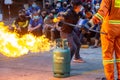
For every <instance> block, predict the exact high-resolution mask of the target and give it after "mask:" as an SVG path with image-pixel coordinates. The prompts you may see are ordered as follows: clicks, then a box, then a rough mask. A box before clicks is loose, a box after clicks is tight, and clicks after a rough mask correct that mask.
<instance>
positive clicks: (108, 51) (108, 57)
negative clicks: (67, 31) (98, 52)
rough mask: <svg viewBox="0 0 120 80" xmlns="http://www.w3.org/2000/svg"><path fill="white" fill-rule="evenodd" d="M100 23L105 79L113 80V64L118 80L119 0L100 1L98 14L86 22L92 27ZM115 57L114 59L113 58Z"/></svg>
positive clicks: (119, 53)
mask: <svg viewBox="0 0 120 80" xmlns="http://www.w3.org/2000/svg"><path fill="white" fill-rule="evenodd" d="M100 22H102V27H101V31H102V32H105V33H106V34H101V42H102V43H101V44H102V57H103V66H104V72H105V76H106V78H104V79H102V80H115V78H114V62H115V63H116V66H117V72H118V73H117V75H118V79H117V80H120V0H102V2H101V5H100V8H99V10H98V12H97V13H96V14H95V15H94V16H93V17H92V19H91V20H90V21H89V22H88V24H89V25H91V28H92V26H94V25H95V24H98V23H100ZM114 56H115V57H114Z"/></svg>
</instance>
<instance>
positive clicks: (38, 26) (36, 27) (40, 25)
mask: <svg viewBox="0 0 120 80" xmlns="http://www.w3.org/2000/svg"><path fill="white" fill-rule="evenodd" d="M42 23H43V19H42V18H41V17H40V19H39V21H38V25H37V26H35V27H34V28H33V29H34V30H35V29H38V28H40V27H42Z"/></svg>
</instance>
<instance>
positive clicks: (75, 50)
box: [60, 31, 80, 59]
mask: <svg viewBox="0 0 120 80" xmlns="http://www.w3.org/2000/svg"><path fill="white" fill-rule="evenodd" d="M60 36H61V38H62V39H65V38H66V39H67V40H68V46H69V47H70V52H71V59H72V57H73V56H74V55H75V59H79V58H80V54H79V51H80V40H79V37H78V36H77V35H76V33H75V32H74V31H72V32H71V33H64V32H62V31H61V32H60Z"/></svg>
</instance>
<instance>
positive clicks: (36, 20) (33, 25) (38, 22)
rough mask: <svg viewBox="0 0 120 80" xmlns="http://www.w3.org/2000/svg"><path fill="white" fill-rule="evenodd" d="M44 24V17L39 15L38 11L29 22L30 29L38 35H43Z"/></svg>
mask: <svg viewBox="0 0 120 80" xmlns="http://www.w3.org/2000/svg"><path fill="white" fill-rule="evenodd" d="M42 24H43V19H42V17H41V16H39V14H38V12H34V13H33V14H32V18H31V20H30V22H29V26H28V31H29V32H30V33H32V34H33V35H35V36H37V37H38V36H41V35H42Z"/></svg>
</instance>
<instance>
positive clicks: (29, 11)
mask: <svg viewBox="0 0 120 80" xmlns="http://www.w3.org/2000/svg"><path fill="white" fill-rule="evenodd" d="M31 3H32V5H31V6H30V7H29V8H28V9H27V11H26V14H27V16H29V17H30V18H31V17H32V14H33V12H37V13H38V14H40V10H41V9H40V7H39V6H38V5H37V4H36V2H35V1H32V2H31Z"/></svg>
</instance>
